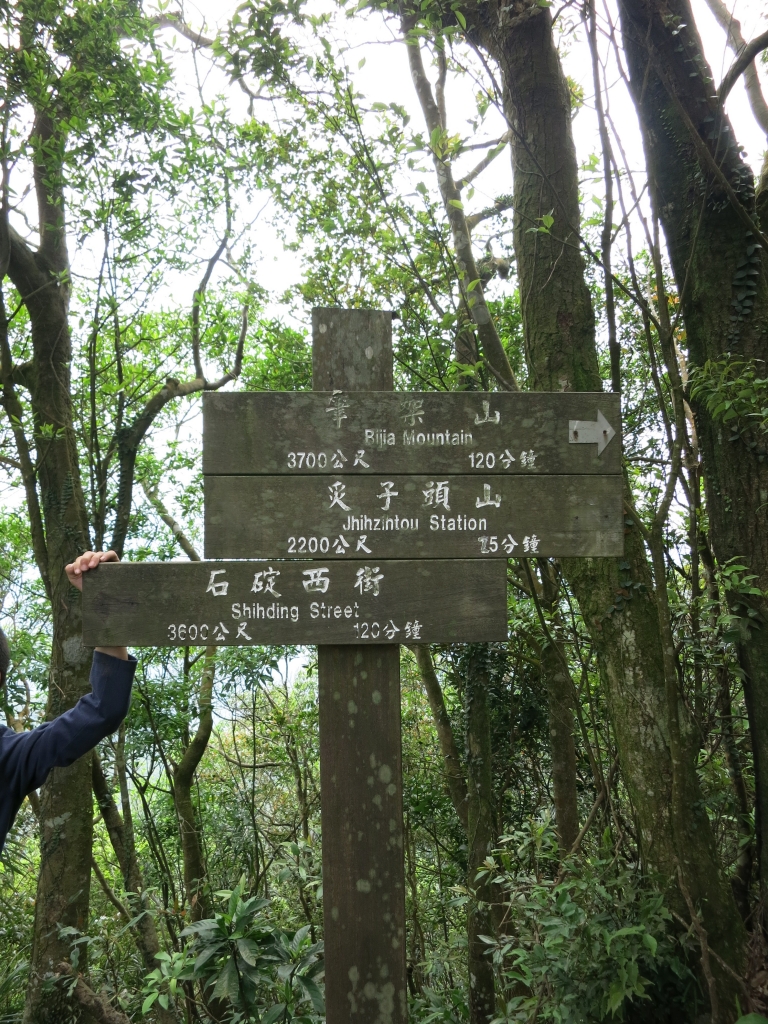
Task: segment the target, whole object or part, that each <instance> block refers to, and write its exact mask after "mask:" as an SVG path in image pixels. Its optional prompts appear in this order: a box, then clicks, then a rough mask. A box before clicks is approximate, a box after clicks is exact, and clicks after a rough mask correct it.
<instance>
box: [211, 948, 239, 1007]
mask: <svg viewBox="0 0 768 1024" xmlns="http://www.w3.org/2000/svg"><path fill="white" fill-rule="evenodd" d="M239 994H240V978H239V976H238V973H237V964H236V963H235V958H234V957H230V958H229V960H227V962H226V964H225V965H224V968H223V969H222V971H221V973H220V974H219V976H218V978H217V979H216V985H215V986H214V989H213V995H212V997H211V998H212V999H230V1000H233V1001H234V1000H235V999H237V997H238V996H239Z"/></svg>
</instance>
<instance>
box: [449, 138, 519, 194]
mask: <svg viewBox="0 0 768 1024" xmlns="http://www.w3.org/2000/svg"><path fill="white" fill-rule="evenodd" d="M511 138H512V133H511V132H508V131H507V132H504V134H503V135H502V137H501V139H500V141H499V142H498V144H497V145H496V146H494V148H493V149H491V150H490V151H489V152H488V153H486V154H485V156H484V157H483V159H482V160H481V161H480V163H479V164H476V165H475V167H473V168H472V170H471V171H469V173H467V174H465V175H464V177H463V178H461V179H460V180H459V181H457V182H456V188H458V189H459V190H461V189H463V188H466V186H467V185H470V184H471V183H472V182H473V181H474V180H475V178H479V177H480V175H481V174H482V173H483V171H484V170H485V169H486V167H488V166H489V165H490V164H492V163H493V161H494V160H495V159H496V157H497V156H498V155H499V154H500V153H503V152H504V150H505V149H506V148H507V143H508V142H509V140H510V139H511Z"/></svg>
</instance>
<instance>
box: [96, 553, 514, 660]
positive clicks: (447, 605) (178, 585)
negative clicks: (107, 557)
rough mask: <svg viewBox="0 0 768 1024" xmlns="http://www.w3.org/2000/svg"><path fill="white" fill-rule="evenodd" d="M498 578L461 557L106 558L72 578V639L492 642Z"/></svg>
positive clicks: (500, 624) (492, 569)
mask: <svg viewBox="0 0 768 1024" xmlns="http://www.w3.org/2000/svg"><path fill="white" fill-rule="evenodd" d="M505 577H506V569H505V566H504V564H503V563H501V562H492V563H483V562H477V561H472V560H469V561H429V562H410V561H394V562H387V561H382V560H377V561H368V562H360V561H354V562H352V561H349V562H338V561H336V562H320V561H315V562H298V561H292V562H281V561H277V560H273V561H271V562H245V561H237V562H134V563H131V562H122V563H120V564H111V563H106V564H104V565H101V566H99V568H98V569H96V570H94V571H92V572H89V573H87V574H86V576H84V578H83V579H84V586H83V643H85V644H86V645H87V646H93V647H96V646H99V647H102V646H121V645H123V644H125V645H132V646H137V647H185V646H188V645H191V646H195V645H204V644H220V645H222V646H249V645H252V644H319V643H324V642H328V641H332V642H333V643H335V644H367V643H378V644H381V643H406V644H407V643H412V642H414V641H423V642H424V641H425V642H430V643H454V642H463V641H475V640H477V641H479V640H504V639H506V635H507V625H506V601H505V593H506V590H505V587H506V579H505ZM395 630H396V631H395Z"/></svg>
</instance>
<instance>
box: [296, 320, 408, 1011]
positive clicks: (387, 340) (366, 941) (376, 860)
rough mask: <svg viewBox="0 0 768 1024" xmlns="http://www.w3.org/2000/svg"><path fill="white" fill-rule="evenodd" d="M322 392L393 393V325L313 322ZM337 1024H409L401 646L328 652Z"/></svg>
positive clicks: (323, 694) (326, 761)
mask: <svg viewBox="0 0 768 1024" xmlns="http://www.w3.org/2000/svg"><path fill="white" fill-rule="evenodd" d="M312 332H313V345H312V375H313V376H312V380H313V387H314V389H315V390H316V391H336V390H340V391H391V390H392V318H391V315H390V314H389V313H384V312H381V311H378V310H363V309H359V310H358V309H315V310H313V311H312ZM318 675H319V702H320V786H321V797H322V822H323V894H324V895H323V903H324V908H325V918H324V922H325V965H326V968H325V978H326V982H325V998H326V1010H327V1020H328V1024H346V1022H359V1024H405V1021H406V1019H407V1005H408V1003H407V992H406V966H405V869H404V863H403V793H402V757H401V738H400V649H399V647H398V646H397V645H396V644H387V645H382V646H378V647H376V648H371V647H362V646H343V647H341V646H340V647H330V646H323V647H319V648H318Z"/></svg>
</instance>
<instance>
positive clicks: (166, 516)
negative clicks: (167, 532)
mask: <svg viewBox="0 0 768 1024" xmlns="http://www.w3.org/2000/svg"><path fill="white" fill-rule="evenodd" d="M141 489H142V490H143V491H144V493H145V494H146V496H147V501H148V502H149V503H150V504H151V505H152V507H153V508H154V509H155V511H156V512H157V514H158V515H159V516H160V518H161V519H162V520H163V522H164V523H165V524H166V526H169V527H170V528H171V532H172V533H173V536H174V537H175V539H176V541H177V542H178V544H179V547H180V548H181V549H182V551H183V552H184V554H185V555H186V556H187V557H188V558H189V559H190V561H192V562H200V561H202V559H201V558H200V555H198V553H197V551H196V549H195V546H194V544H193V543H192V541H191V540H189V538H188V537H187V535H186V534H185V533H184V531H183V530H182V528H181V526H180V525H179V523H178V522H177V521H176V520H175V519H174V518H173V516H172V515H171V513H170V512H169V511H168V509H167V508H166V507H165V505H164V504H163V502H162V500H161V499H160V496H159V495H158V493H157V489H152V488H150V486H149V484H148V483H147V481H146V480H142V481H141Z"/></svg>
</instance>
